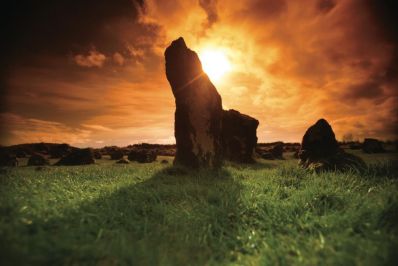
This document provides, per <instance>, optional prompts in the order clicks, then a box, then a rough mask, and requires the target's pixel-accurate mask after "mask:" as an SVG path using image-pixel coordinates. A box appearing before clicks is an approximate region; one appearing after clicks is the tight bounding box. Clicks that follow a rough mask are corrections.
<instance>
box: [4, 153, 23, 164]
mask: <svg viewBox="0 0 398 266" xmlns="http://www.w3.org/2000/svg"><path fill="white" fill-rule="evenodd" d="M18 165H19V161H18V159H17V157H16V156H15V155H12V154H8V153H0V166H18Z"/></svg>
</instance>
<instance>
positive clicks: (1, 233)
mask: <svg viewBox="0 0 398 266" xmlns="http://www.w3.org/2000/svg"><path fill="white" fill-rule="evenodd" d="M396 177H397V170H396V167H394V164H389V163H378V164H375V165H371V166H369V168H368V169H366V170H362V171H357V170H355V169H353V170H352V171H351V172H348V173H337V172H329V173H321V174H315V173H311V172H308V171H306V170H303V169H300V168H298V167H297V164H296V162H295V161H293V160H285V161H274V162H267V161H263V160H261V161H260V162H259V163H257V164H255V165H237V164H226V165H225V166H224V167H223V169H221V170H220V171H206V170H202V171H189V170H187V169H173V168H171V166H170V165H162V164H160V163H159V162H156V163H152V164H130V165H114V164H110V163H108V162H105V161H104V163H100V164H98V165H93V166H83V167H52V166H51V167H44V168H42V169H39V170H36V168H35V167H20V168H16V169H10V168H7V169H3V170H2V172H1V174H0V239H1V240H0V241H1V243H0V244H1V248H0V250H1V252H2V253H3V254H2V256H0V257H1V259H2V260H3V261H4V262H7V265H8V264H10V263H11V262H13V264H29V265H31V264H39V265H48V264H52V265H59V264H89V265H91V264H95V265H97V264H105V265H119V264H125V265H132V264H133V265H204V264H208V265H214V264H217V265H219V264H237V265H241V264H244V265H259V264H260V265H278V264H279V265H291V264H299V265H302V264H304V265H352V264H357V265H385V264H388V263H393V262H394V261H396V259H397V257H396V256H397V255H396V250H398V249H397V247H398V226H397V220H398V195H397V191H398V190H397V188H398V185H397V184H398V183H397V178H396ZM4 265H6V264H4Z"/></svg>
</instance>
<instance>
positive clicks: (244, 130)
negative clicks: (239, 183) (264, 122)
mask: <svg viewBox="0 0 398 266" xmlns="http://www.w3.org/2000/svg"><path fill="white" fill-rule="evenodd" d="M258 124H259V122H258V120H257V119H255V118H253V117H250V116H248V115H244V114H241V113H240V112H238V111H236V110H233V109H231V110H228V111H223V118H222V144H223V155H224V158H225V159H228V160H231V161H234V162H238V163H252V162H254V159H253V153H254V149H255V148H256V145H257V134H256V131H257V127H258Z"/></svg>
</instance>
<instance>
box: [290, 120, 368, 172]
mask: <svg viewBox="0 0 398 266" xmlns="http://www.w3.org/2000/svg"><path fill="white" fill-rule="evenodd" d="M298 156H299V158H300V162H299V164H300V165H301V166H302V167H304V168H308V169H312V170H315V171H317V172H319V171H327V170H347V169H350V168H363V167H365V166H366V165H365V163H364V161H363V160H362V159H361V158H359V157H357V156H355V155H352V154H349V153H346V152H345V151H344V150H343V149H341V148H340V147H339V144H338V143H337V140H336V137H335V134H334V132H333V129H332V127H331V126H330V125H329V123H328V122H327V121H326V120H325V119H320V120H318V121H317V122H316V123H315V124H314V125H312V126H311V127H309V128H308V129H307V131H306V132H305V134H304V137H303V140H302V142H301V148H300V151H299V153H298Z"/></svg>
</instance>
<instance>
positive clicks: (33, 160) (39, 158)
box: [28, 153, 50, 166]
mask: <svg viewBox="0 0 398 266" xmlns="http://www.w3.org/2000/svg"><path fill="white" fill-rule="evenodd" d="M49 164H50V161H49V160H48V159H47V158H46V157H44V155H42V154H39V153H34V154H32V156H30V158H29V160H28V166H43V165H49Z"/></svg>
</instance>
